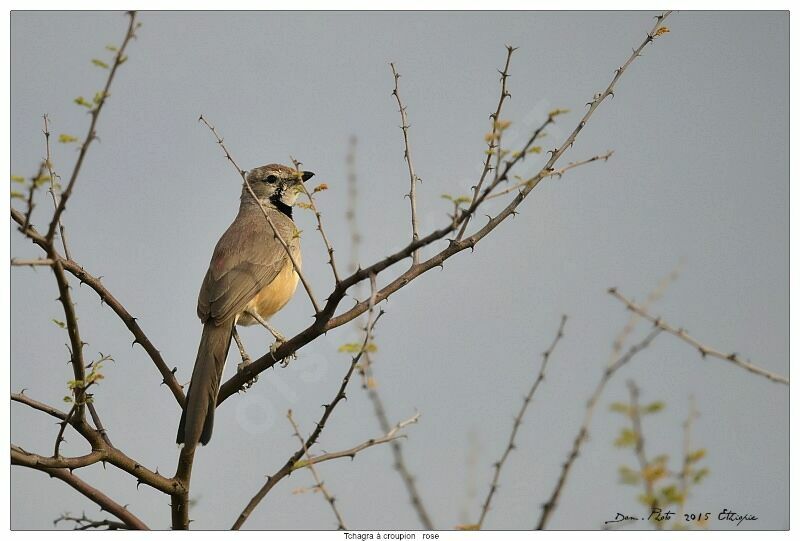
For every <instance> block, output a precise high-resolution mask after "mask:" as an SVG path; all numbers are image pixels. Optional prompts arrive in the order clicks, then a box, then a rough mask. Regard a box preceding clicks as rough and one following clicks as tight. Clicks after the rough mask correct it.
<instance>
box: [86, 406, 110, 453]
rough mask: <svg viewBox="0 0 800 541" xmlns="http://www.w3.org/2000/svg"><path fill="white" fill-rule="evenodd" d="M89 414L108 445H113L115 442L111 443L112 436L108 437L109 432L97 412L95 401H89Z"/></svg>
mask: <svg viewBox="0 0 800 541" xmlns="http://www.w3.org/2000/svg"><path fill="white" fill-rule="evenodd" d="M88 407H89V415H91V416H92V422H94V426H95V428H96V429H97V432H99V433H100V436H102V438H103V441H104V442H106V444H107V445H111V446H113V445H114V444H112V443H111V438H109V437H108V433H107V432H106V429H105V428H104V427H103V422H102V421H101V420H100V415H99V414H98V413H97V408H95V406H94V402H89V404H88Z"/></svg>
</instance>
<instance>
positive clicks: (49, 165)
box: [42, 115, 72, 259]
mask: <svg viewBox="0 0 800 541" xmlns="http://www.w3.org/2000/svg"><path fill="white" fill-rule="evenodd" d="M42 120H43V121H44V130H43V131H44V146H45V152H46V157H45V161H44V163H45V164H46V165H47V171H48V173H49V174H50V175H49V176H50V189H49V190H48V192H50V197H51V198H52V199H53V211H54V212H56V211H58V201H57V200H56V173H55V171H53V160H52V158H51V157H50V126H49V118H48V117H47V115H42ZM58 232H59V235H60V236H61V246H62V247H63V248H64V257H66V258H67V259H72V257H71V256H70V254H69V249H68V248H67V238H66V236H65V232H64V225H63V224H62V223H61V218H59V219H58Z"/></svg>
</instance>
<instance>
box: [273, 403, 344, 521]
mask: <svg viewBox="0 0 800 541" xmlns="http://www.w3.org/2000/svg"><path fill="white" fill-rule="evenodd" d="M286 417H287V418H288V419H289V422H290V423H292V428H293V429H294V435H295V436H297V439H298V440H300V446H301V447H302V448H303V452H304V453H305V456H306V457H308V458H309V459H310V458H311V456H310V455H309V454H308V447H306V440H304V439H303V436H301V435H300V428H298V426H297V423H296V422H295V420H294V417H292V410H289V411H288V412H287V413H286ZM306 463H307V466H308V469H309V470H310V471H311V475H312V476H313V477H314V482H315V483H316V484H315V485H314V488H315V489H317V490H319V491H320V492H321V493H322V495H323V496H324V497H325V500H326V501H327V502H328V505H330V506H331V510H332V511H333V514H334V515H336V520H337V522H338V523H339V528H338V529H339V530H346V529H347V526H345V525H344V519H343V518H342V514H341V513H340V512H339V509H338V508H337V507H336V498H334V497H333V496H332V495H331V493H330V491H329V490H328V489H327V488H326V487H325V483H324V482H323V481H322V479H320V477H319V474H318V473H317V469H316V468H315V467H314V463H313V462H312V461H311V460H306Z"/></svg>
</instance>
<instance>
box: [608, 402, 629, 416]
mask: <svg viewBox="0 0 800 541" xmlns="http://www.w3.org/2000/svg"><path fill="white" fill-rule="evenodd" d="M609 409H610V410H611V411H614V412H616V413H622V414H624V415H630V414H631V407H630V406H629V405H628V404H624V403H622V402H614V403H612V404H611V406H609Z"/></svg>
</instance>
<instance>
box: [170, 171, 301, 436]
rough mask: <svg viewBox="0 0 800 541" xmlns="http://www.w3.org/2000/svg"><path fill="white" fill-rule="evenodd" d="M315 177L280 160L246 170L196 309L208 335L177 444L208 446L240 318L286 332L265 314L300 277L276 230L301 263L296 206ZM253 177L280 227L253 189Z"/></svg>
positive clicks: (285, 299) (284, 297)
mask: <svg viewBox="0 0 800 541" xmlns="http://www.w3.org/2000/svg"><path fill="white" fill-rule="evenodd" d="M312 176H314V173H312V172H310V171H300V172H298V171H297V170H296V169H293V168H291V167H287V166H285V165H279V164H269V165H264V166H262V167H257V168H256V169H253V170H252V171H250V172H249V173H248V174H247V177H246V178H247V183H244V184H243V186H242V196H241V203H240V205H239V213H238V214H237V215H236V219H234V220H233V223H232V224H231V225H230V227H228V230H227V231H225V233H224V234H223V235H222V237H221V238H220V239H219V242H217V246H216V247H215V248H214V255H213V256H212V257H211V264H210V265H209V267H208V271H207V272H206V276H205V279H204V280H203V285H202V286H201V287H200V295H199V298H198V299H197V315H198V317H199V318H200V321H202V323H203V335H202V337H201V338H200V347H199V348H198V350H197V359H196V360H195V363H194V370H193V371H192V380H191V383H190V384H189V391H188V392H187V394H186V403H185V404H184V408H183V414H182V415H181V420H180V424H179V426H178V436H177V442H178V443H183V444H186V445H187V446H196V445H197V443H198V442H200V443H202V444H203V445H205V444H207V443H208V442H209V440H210V439H211V431H212V429H213V426H214V409H215V408H216V405H217V394H218V393H219V386H220V380H221V378H222V371H223V369H224V368H225V359H226V358H227V356H228V349H229V347H230V344H231V337H232V336H233V335H235V333H236V329H235V326H236V325H237V324H238V325H252V324H254V323H262V324H264V325H265V326H266V327H267V328H268V329H270V331H271V332H273V334H275V337H276V338H277V339H278V340H282V339H283V338H282V337H281V336H280V334H279V333H277V332H276V331H274V329H272V328H271V327H270V326H269V324H268V323H267V320H268V319H269V318H270V316H272V315H273V314H275V313H276V312H277V311H278V310H280V309H281V308H283V306H284V305H285V304H286V303H287V302H289V299H291V297H292V295H293V294H294V291H295V289H296V287H297V281H298V278H299V277H298V275H297V272H296V271H295V269H294V266H293V264H292V260H291V259H290V258H289V256H288V254H287V253H286V249H285V248H284V247H283V246H282V245H281V242H280V240H278V238H277V237H276V235H275V231H277V233H278V235H280V238H281V239H283V241H284V242H286V244H287V245H288V247H289V249H290V250H291V252H292V257H293V258H294V260H295V262H296V263H297V264H298V265H299V264H300V261H301V256H300V238H299V235H298V231H297V228H296V227H295V225H294V221H293V220H292V206H293V205H294V203H295V201H296V200H297V196H298V195H299V194H300V193H302V192H303V189H304V188H303V182H305V181H306V180H308V179H310V178H311V177H312ZM248 183H249V185H250V188H251V189H252V191H253V193H254V194H255V196H256V197H257V198H258V201H259V202H260V203H261V205H262V206H263V208H264V210H265V211H266V213H267V215H268V216H269V218H270V220H271V221H272V224H273V225H274V226H275V231H273V229H272V226H270V224H269V222H268V221H267V220H266V219H265V217H264V213H263V212H262V210H261V208H259V202H256V201H255V200H254V199H253V196H252V195H251V194H250V191H249V190H248V186H247V185H248ZM237 342H238V338H237Z"/></svg>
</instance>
